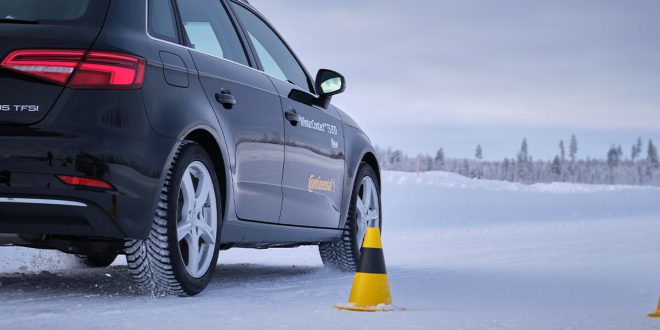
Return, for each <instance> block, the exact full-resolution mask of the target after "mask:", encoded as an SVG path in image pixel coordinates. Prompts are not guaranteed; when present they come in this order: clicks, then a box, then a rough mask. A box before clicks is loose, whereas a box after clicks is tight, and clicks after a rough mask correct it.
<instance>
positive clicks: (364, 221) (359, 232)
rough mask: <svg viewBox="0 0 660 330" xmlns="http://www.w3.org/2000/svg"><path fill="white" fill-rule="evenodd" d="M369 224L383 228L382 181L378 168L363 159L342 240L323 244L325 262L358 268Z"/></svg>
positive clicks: (332, 265)
mask: <svg viewBox="0 0 660 330" xmlns="http://www.w3.org/2000/svg"><path fill="white" fill-rule="evenodd" d="M369 227H377V228H379V229H382V215H381V201H380V183H379V181H378V176H377V175H376V172H375V171H374V169H373V168H372V167H371V166H370V165H369V164H367V163H365V162H362V163H361V164H360V167H359V169H358V173H357V176H356V177H355V185H354V187H353V193H352V196H351V204H350V208H349V210H348V217H347V218H346V225H345V226H344V232H343V234H342V237H341V239H340V240H339V241H337V242H329V243H321V244H319V252H320V253H321V260H323V264H324V265H326V266H328V267H331V268H335V269H339V270H342V271H347V272H348V271H351V272H352V271H356V270H357V265H358V262H359V260H360V248H361V247H362V242H363V241H364V237H365V234H366V232H367V228H369Z"/></svg>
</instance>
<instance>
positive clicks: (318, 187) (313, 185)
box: [307, 174, 337, 192]
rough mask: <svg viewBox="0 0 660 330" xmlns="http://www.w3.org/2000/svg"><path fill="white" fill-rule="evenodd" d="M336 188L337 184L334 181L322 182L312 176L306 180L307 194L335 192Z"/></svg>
mask: <svg viewBox="0 0 660 330" xmlns="http://www.w3.org/2000/svg"><path fill="white" fill-rule="evenodd" d="M336 188H337V182H336V181H335V179H331V180H323V179H321V178H320V177H317V176H315V175H314V174H312V175H310V176H309V180H307V191H309V192H314V191H328V192H332V191H335V189H336Z"/></svg>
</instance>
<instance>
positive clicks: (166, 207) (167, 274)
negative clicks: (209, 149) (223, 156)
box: [125, 141, 222, 296]
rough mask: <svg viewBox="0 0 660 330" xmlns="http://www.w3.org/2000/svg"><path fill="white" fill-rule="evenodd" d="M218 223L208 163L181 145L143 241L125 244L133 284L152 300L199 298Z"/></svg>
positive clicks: (197, 150)
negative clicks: (150, 292)
mask: <svg viewBox="0 0 660 330" xmlns="http://www.w3.org/2000/svg"><path fill="white" fill-rule="evenodd" d="M221 219H222V207H221V196H220V189H219V184H218V179H217V176H216V173H215V171H214V170H213V162H212V161H211V159H210V157H209V155H208V154H207V153H206V151H205V150H204V149H203V148H202V147H201V146H199V145H197V144H196V143H194V142H191V141H184V142H182V143H181V145H180V146H179V148H178V150H177V152H176V155H175V157H174V160H173V161H172V165H171V166H170V169H169V171H168V173H167V178H166V180H165V184H164V186H163V188H162V190H161V195H160V199H159V202H158V207H157V209H156V214H155V216H154V221H153V223H152V227H151V233H150V234H149V237H148V238H147V239H146V240H144V241H141V240H128V241H127V242H126V247H125V248H126V260H127V261H128V268H129V271H130V273H131V275H132V276H133V279H134V280H135V282H136V283H138V284H139V285H141V286H143V287H146V288H148V289H151V290H153V291H154V292H155V293H156V294H175V295H183V296H185V295H196V294H198V293H200V292H201V291H202V290H204V288H205V287H206V286H207V285H208V284H209V282H210V280H211V278H212V276H213V273H214V271H215V266H216V263H217V259H218V251H219V246H220V244H219V240H220V227H221V224H222V221H221Z"/></svg>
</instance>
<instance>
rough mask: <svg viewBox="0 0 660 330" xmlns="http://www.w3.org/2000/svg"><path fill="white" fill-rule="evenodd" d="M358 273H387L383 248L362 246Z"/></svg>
mask: <svg viewBox="0 0 660 330" xmlns="http://www.w3.org/2000/svg"><path fill="white" fill-rule="evenodd" d="M358 273H368V274H387V270H386V269H385V255H384V254H383V249H374V248H362V256H361V257H360V265H359V267H358Z"/></svg>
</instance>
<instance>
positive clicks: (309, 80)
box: [223, 0, 317, 96]
mask: <svg viewBox="0 0 660 330" xmlns="http://www.w3.org/2000/svg"><path fill="white" fill-rule="evenodd" d="M223 1H224V0H223ZM226 1H227V2H231V3H234V4H236V5H239V6H241V7H243V8H245V9H246V10H248V11H249V12H251V13H252V14H254V15H255V16H257V18H259V19H261V21H263V22H264V24H266V26H267V27H268V28H270V29H271V30H272V31H273V33H275V35H276V36H277V38H279V39H280V41H281V42H282V44H284V47H286V49H287V50H288V51H289V53H291V55H292V56H293V58H294V60H295V61H296V62H297V63H298V65H299V66H300V68H301V69H302V71H303V73H304V74H305V76H306V77H307V84H308V85H309V86H307V88H308V89H304V88H305V87H302V86H298V85H296V84H292V83H291V82H289V81H285V80H282V79H280V78H278V77H275V76H273V75H270V74H268V73H266V72H265V71H264V69H263V65H262V64H261V60H260V59H259V56H258V55H257V52H256V48H255V47H254V45H253V44H252V41H251V40H250V39H249V38H246V42H247V44H248V45H249V46H250V51H251V52H252V56H254V59H255V63H256V64H257V68H258V69H259V71H261V72H263V73H265V74H267V75H268V76H269V77H272V78H274V79H277V80H279V81H283V82H285V83H287V84H290V85H292V86H296V87H298V88H301V89H303V90H302V91H303V92H306V93H309V94H310V95H315V96H317V94H316V90H315V88H314V79H312V77H311V75H310V74H309V71H307V68H306V67H305V65H304V64H303V63H302V61H301V60H300V58H298V55H296V53H295V52H294V51H293V50H292V49H291V47H290V46H289V44H288V43H287V42H286V40H284V38H282V35H281V34H280V33H279V32H278V31H277V29H275V28H274V27H273V25H272V24H270V22H269V21H268V20H267V19H266V18H265V17H264V16H263V15H261V14H260V13H259V12H257V11H256V10H254V8H252V7H251V6H249V5H247V4H245V3H244V2H242V1H238V0H226ZM229 8H230V10H231V11H232V13H233V15H234V16H235V17H236V21H237V22H238V23H239V24H238V25H239V26H240V27H241V30H243V34H244V36H247V35H248V31H247V29H246V28H245V26H244V24H243V22H241V20H240V18H239V17H238V16H237V15H236V13H235V12H234V8H231V6H229Z"/></svg>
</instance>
